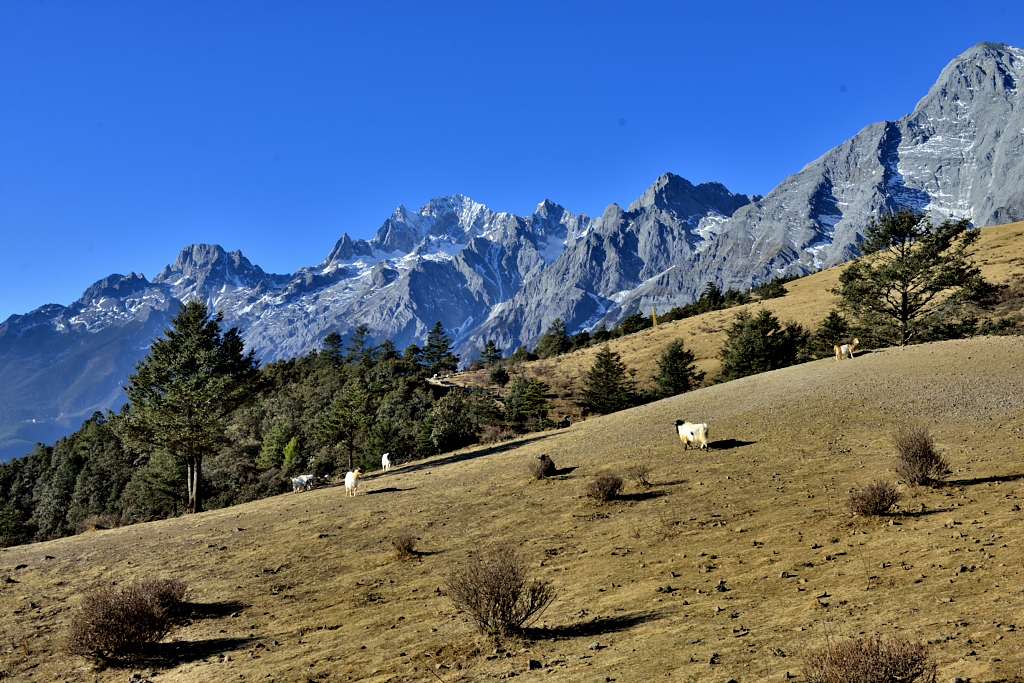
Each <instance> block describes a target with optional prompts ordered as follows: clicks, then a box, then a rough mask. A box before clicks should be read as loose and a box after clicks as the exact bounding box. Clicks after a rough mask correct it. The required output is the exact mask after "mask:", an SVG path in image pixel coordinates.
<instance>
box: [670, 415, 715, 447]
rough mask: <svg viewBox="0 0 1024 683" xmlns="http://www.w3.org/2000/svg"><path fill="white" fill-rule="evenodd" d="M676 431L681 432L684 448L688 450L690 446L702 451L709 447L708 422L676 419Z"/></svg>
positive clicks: (680, 436) (680, 437)
mask: <svg viewBox="0 0 1024 683" xmlns="http://www.w3.org/2000/svg"><path fill="white" fill-rule="evenodd" d="M676 433H677V434H679V440H680V441H682V442H683V450H688V449H689V448H690V446H694V447H695V448H699V449H701V450H702V451H706V450H707V449H708V425H707V423H706V422H686V421H684V420H676Z"/></svg>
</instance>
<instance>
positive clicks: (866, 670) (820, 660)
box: [804, 637, 938, 683]
mask: <svg viewBox="0 0 1024 683" xmlns="http://www.w3.org/2000/svg"><path fill="white" fill-rule="evenodd" d="M804 676H806V678H807V683H935V682H936V681H937V680H938V678H937V674H936V667H935V664H934V663H933V662H932V661H931V660H930V659H929V657H928V650H927V648H925V646H924V645H923V644H921V643H915V642H912V641H909V640H906V639H905V638H891V639H888V640H884V639H882V638H878V637H875V638H858V639H856V640H848V641H846V642H845V643H839V644H830V645H828V646H827V647H824V648H822V649H821V650H817V651H815V652H812V653H811V654H810V655H809V656H808V657H807V658H806V659H805V661H804Z"/></svg>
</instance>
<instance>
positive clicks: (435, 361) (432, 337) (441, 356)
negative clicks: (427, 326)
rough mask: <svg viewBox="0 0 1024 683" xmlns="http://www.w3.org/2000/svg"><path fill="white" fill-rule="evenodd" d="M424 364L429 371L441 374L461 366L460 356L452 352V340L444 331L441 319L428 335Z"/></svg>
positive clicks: (453, 370) (424, 351) (424, 349)
mask: <svg viewBox="0 0 1024 683" xmlns="http://www.w3.org/2000/svg"><path fill="white" fill-rule="evenodd" d="M423 365H424V366H425V367H426V369H427V372H429V373H432V374H433V373H437V374H441V373H443V372H455V371H456V370H457V369H458V368H459V357H458V356H456V355H455V354H454V353H452V340H451V339H449V338H448V335H447V334H446V333H445V331H444V325H442V324H441V321H438V322H437V323H435V324H434V328H433V329H432V330H430V334H428V335H427V344H426V346H425V347H424V348H423Z"/></svg>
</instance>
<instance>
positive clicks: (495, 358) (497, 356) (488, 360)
mask: <svg viewBox="0 0 1024 683" xmlns="http://www.w3.org/2000/svg"><path fill="white" fill-rule="evenodd" d="M501 357H502V356H501V349H499V348H498V345H497V344H495V343H494V340H492V339H488V340H487V343H486V344H484V350H483V352H482V353H481V354H480V360H481V361H483V364H484V367H488V368H490V367H493V366H495V365H497V364H498V363H500V362H501Z"/></svg>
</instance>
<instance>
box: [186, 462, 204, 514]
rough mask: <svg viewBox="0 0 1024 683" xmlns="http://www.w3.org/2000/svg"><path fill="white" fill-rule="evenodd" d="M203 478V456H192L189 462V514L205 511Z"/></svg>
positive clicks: (187, 509)
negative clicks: (202, 489) (202, 493)
mask: <svg viewBox="0 0 1024 683" xmlns="http://www.w3.org/2000/svg"><path fill="white" fill-rule="evenodd" d="M202 480H203V460H202V458H190V459H189V462H188V507H187V508H186V509H185V512H187V513H189V514H192V513H195V512H202V511H203V498H202V495H201V494H200V487H201V486H202V484H201V482H202Z"/></svg>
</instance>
